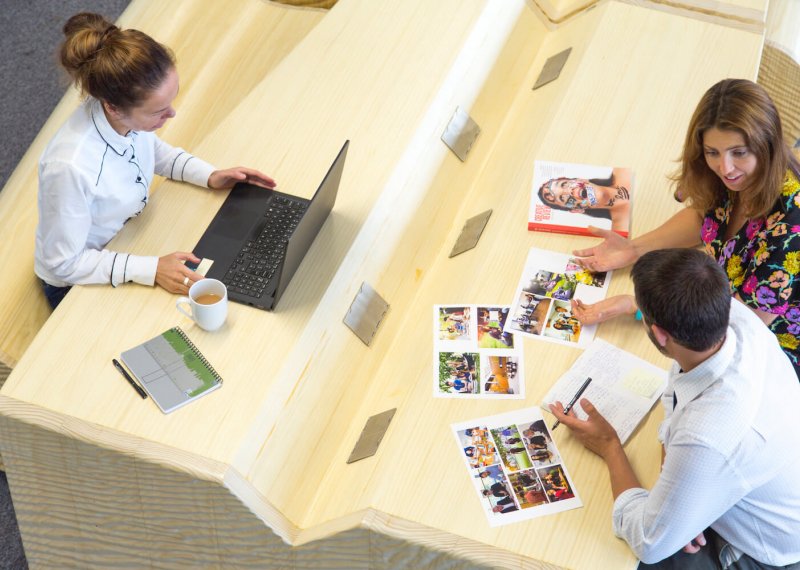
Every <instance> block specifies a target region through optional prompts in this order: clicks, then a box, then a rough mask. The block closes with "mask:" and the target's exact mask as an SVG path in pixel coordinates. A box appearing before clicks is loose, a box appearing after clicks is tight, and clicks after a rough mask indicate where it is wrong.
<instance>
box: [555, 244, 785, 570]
mask: <svg viewBox="0 0 800 570" xmlns="http://www.w3.org/2000/svg"><path fill="white" fill-rule="evenodd" d="M631 276H632V278H633V282H634V289H635V294H636V301H637V303H638V306H639V308H640V310H641V311H642V316H643V321H644V324H645V326H646V330H647V334H648V336H649V337H650V339H651V341H652V342H653V343H654V344H655V345H656V347H657V348H658V349H659V350H660V351H661V352H662V353H664V354H665V355H667V356H670V357H671V358H674V359H675V364H674V365H673V368H672V370H671V372H670V379H669V383H668V386H667V389H666V391H665V392H664V395H663V396H662V404H663V405H664V409H665V416H666V417H665V420H664V423H663V424H662V426H661V429H660V434H659V435H660V438H661V439H662V442H663V444H664V453H665V455H664V463H663V465H662V471H661V475H660V477H659V479H658V481H656V484H655V486H654V487H653V488H652V489H651V490H649V491H648V490H646V489H643V488H642V487H641V485H640V484H639V481H638V479H637V477H636V475H635V473H634V472H633V469H632V468H631V465H630V463H629V462H628V458H627V457H626V455H625V452H624V450H623V448H622V445H621V443H620V441H619V437H618V436H617V434H616V432H615V431H614V429H613V428H612V427H611V425H610V424H609V423H608V422H607V421H606V420H605V419H604V418H603V416H602V414H601V412H602V410H598V409H596V408H595V407H594V406H592V404H591V402H589V401H588V400H586V399H585V398H584V399H582V400H581V402H580V405H581V407H582V408H583V409H584V411H586V413H587V414H588V420H587V421H581V420H579V419H577V418H576V417H575V415H574V414H570V415H565V414H564V413H563V406H562V404H561V402H556V403H555V404H551V405H550V410H551V411H552V412H553V414H554V415H555V416H556V418H557V419H558V420H560V421H561V423H563V424H565V425H566V426H568V427H569V428H570V429H571V430H572V433H573V434H574V435H575V436H576V437H578V439H579V440H580V441H581V442H582V443H583V444H584V445H585V446H586V447H587V448H588V449H590V450H591V451H593V452H594V453H596V454H597V455H599V456H600V457H601V458H602V459H603V460H604V461H605V462H606V465H607V467H608V471H609V475H610V478H611V488H612V492H613V495H614V499H615V501H614V510H613V526H614V532H615V533H616V534H617V536H619V537H620V538H622V539H624V540H625V541H626V542H627V543H628V544H629V545H630V547H631V549H632V550H633V551H634V553H635V554H636V555H637V556H638V557H639V558H640V559H641V560H642V562H643V563H642V564H640V568H676V569H677V568H680V569H681V570H688V569H694V568H703V569H705V568H715V569H719V568H722V569H727V568H736V569H755V568H759V569H772V568H792V569H800V445H798V441H800V422H799V421H798V419H797V412H798V410H800V384H798V383H797V377H796V375H795V373H794V369H793V367H792V365H791V363H790V361H789V359H788V358H787V357H786V355H785V354H784V353H783V351H782V350H781V348H780V346H779V344H778V341H777V339H776V337H775V335H773V334H772V332H771V331H770V330H769V329H768V328H767V327H766V326H764V324H763V323H762V321H761V320H760V319H759V318H758V317H757V316H756V315H755V314H754V313H753V312H752V311H751V310H750V309H748V308H747V307H745V306H744V304H742V303H741V302H739V301H737V300H732V299H731V297H730V289H729V285H728V279H727V276H726V275H725V273H724V272H723V270H722V269H721V268H720V267H719V266H718V265H717V264H716V263H715V262H714V260H713V259H711V258H710V257H708V256H706V255H705V254H704V253H702V252H700V251H698V250H693V249H668V250H660V251H654V252H650V253H648V254H646V255H643V256H642V257H641V258H640V259H639V261H637V263H636V264H635V265H634V268H633V271H632V273H631Z"/></svg>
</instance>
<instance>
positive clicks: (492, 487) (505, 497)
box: [476, 465, 519, 514]
mask: <svg viewBox="0 0 800 570" xmlns="http://www.w3.org/2000/svg"><path fill="white" fill-rule="evenodd" d="M476 477H477V478H478V479H479V483H480V484H481V485H482V486H483V488H482V489H481V490H480V493H481V497H483V499H484V500H485V501H486V502H487V508H488V510H490V511H491V512H493V513H498V514H503V513H510V512H513V511H516V510H518V509H519V507H518V506H517V503H516V501H515V500H514V495H513V494H512V491H511V487H510V486H509V484H508V481H506V477H505V474H504V473H503V471H502V470H501V469H500V466H499V465H492V466H491V467H487V468H486V469H484V470H482V471H481V472H480V473H478V475H476Z"/></svg>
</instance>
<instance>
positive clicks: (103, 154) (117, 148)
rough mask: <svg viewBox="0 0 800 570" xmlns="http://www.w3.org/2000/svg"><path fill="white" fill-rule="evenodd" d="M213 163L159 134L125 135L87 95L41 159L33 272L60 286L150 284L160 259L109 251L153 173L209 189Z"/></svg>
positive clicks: (143, 201)
mask: <svg viewBox="0 0 800 570" xmlns="http://www.w3.org/2000/svg"><path fill="white" fill-rule="evenodd" d="M213 171H214V167H213V166H211V165H210V164H208V163H206V162H203V161H202V160H200V159H199V158H196V157H194V156H192V155H191V154H189V153H187V152H185V151H184V150H182V149H180V148H174V147H172V146H170V145H168V144H167V143H165V142H163V141H162V140H161V139H159V138H158V137H157V136H156V135H155V134H154V133H148V132H136V131H131V132H129V133H128V134H127V135H126V136H122V135H120V134H119V133H117V132H116V131H115V130H114V129H113V128H112V127H111V125H110V124H109V122H108V119H107V118H106V115H105V113H104V112H103V109H102V106H101V105H100V102H99V101H97V100H96V99H92V98H89V99H88V100H87V101H86V102H85V103H84V104H83V105H81V106H80V107H78V109H76V110H75V112H74V113H73V114H72V115H71V116H70V118H69V119H68V120H67V122H66V123H64V125H63V126H62V127H61V128H60V129H59V130H58V132H57V133H56V135H55V137H53V140H52V141H50V144H48V145H47V148H46V149H45V151H44V153H43V154H42V158H41V160H40V161H39V200H38V204H39V225H38V227H37V228H36V252H35V259H34V271H35V272H36V275H38V276H39V277H40V278H42V279H43V280H44V281H46V282H47V283H49V284H51V285H55V286H57V287H63V286H66V285H73V284H79V285H86V284H96V283H110V284H111V285H113V286H117V285H119V284H120V283H125V282H130V281H134V282H136V283H141V284H143V285H153V284H154V282H155V276H156V267H157V265H158V257H156V256H153V257H150V256H138V255H130V254H128V253H123V252H115V251H110V250H107V249H104V248H105V246H106V244H107V243H108V242H109V241H110V240H111V239H112V238H113V237H114V236H115V235H117V233H118V232H119V231H120V229H122V226H123V225H124V224H125V222H127V221H128V220H129V219H131V218H133V217H135V216H138V215H139V214H140V213H141V212H142V210H143V209H144V207H145V206H146V205H147V201H148V199H149V190H150V184H151V183H152V182H153V174H154V173H157V174H159V175H161V176H166V177H167V178H172V179H174V180H181V181H186V182H191V183H192V184H196V185H198V186H203V187H207V185H208V177H209V176H210V175H211V173H212V172H213Z"/></svg>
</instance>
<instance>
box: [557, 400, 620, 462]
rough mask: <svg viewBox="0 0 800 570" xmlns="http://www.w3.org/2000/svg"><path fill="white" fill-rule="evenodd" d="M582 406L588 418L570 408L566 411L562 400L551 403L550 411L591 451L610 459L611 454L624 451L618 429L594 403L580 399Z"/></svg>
mask: <svg viewBox="0 0 800 570" xmlns="http://www.w3.org/2000/svg"><path fill="white" fill-rule="evenodd" d="M580 406H581V408H583V411H584V412H586V415H588V416H589V418H588V419H587V420H585V421H584V420H580V419H578V417H577V416H576V415H575V412H574V411H573V410H572V409H570V410H568V411H567V413H566V414H565V413H564V406H563V404H562V403H561V402H555V403H553V404H550V412H551V413H552V414H553V415H554V416H555V417H556V419H557V420H558V421H559V422H560V423H562V424H564V425H565V426H567V427H568V428H569V429H570V431H571V432H572V434H573V435H574V436H575V437H577V438H578V440H580V442H581V443H582V444H583V445H584V447H586V448H587V449H588V450H589V451H592V452H594V453H596V454H597V455H599V456H600V457H602V458H603V459H609V457H610V456H611V455H613V454H614V453H617V452H621V451H622V443H621V442H620V440H619V436H618V435H617V432H616V430H615V429H614V428H613V427H611V424H610V423H608V421H607V420H606V419H605V418H604V417H603V416H602V415H601V414H600V412H598V411H597V408H595V407H594V406H593V405H592V403H591V402H590V401H589V400H587V399H586V398H583V399H582V400H581V401H580Z"/></svg>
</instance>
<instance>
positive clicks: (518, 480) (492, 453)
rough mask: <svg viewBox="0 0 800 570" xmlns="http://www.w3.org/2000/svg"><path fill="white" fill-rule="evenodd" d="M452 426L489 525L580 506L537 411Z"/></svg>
mask: <svg viewBox="0 0 800 570" xmlns="http://www.w3.org/2000/svg"><path fill="white" fill-rule="evenodd" d="M451 427H452V429H453V435H455V438H456V443H457V445H458V450H459V454H460V455H461V457H462V458H463V459H464V464H465V465H466V467H467V471H468V473H469V477H470V481H471V483H472V486H473V487H474V489H475V492H476V493H477V495H478V501H480V505H481V509H482V510H483V512H484V513H486V519H487V521H488V522H489V526H491V527H496V526H502V525H506V524H510V523H515V522H520V521H524V520H529V519H533V518H537V517H540V516H543V515H550V514H554V513H560V512H563V511H567V510H570V509H576V508H578V507H582V506H583V503H582V502H581V500H580V497H578V492H577V491H576V490H575V485H574V484H573V483H572V479H571V478H570V476H569V473H568V472H567V468H566V466H565V465H564V463H563V461H562V458H561V454H560V453H559V452H558V449H557V448H556V445H555V442H554V441H553V438H552V436H551V434H550V431H549V429H548V427H547V426H546V425H545V422H544V419H543V418H542V412H541V410H539V409H538V408H526V409H522V410H516V411H513V412H506V413H504V414H499V415H496V416H490V417H486V418H479V419H476V420H471V421H466V422H460V423H457V424H452V426H451Z"/></svg>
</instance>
